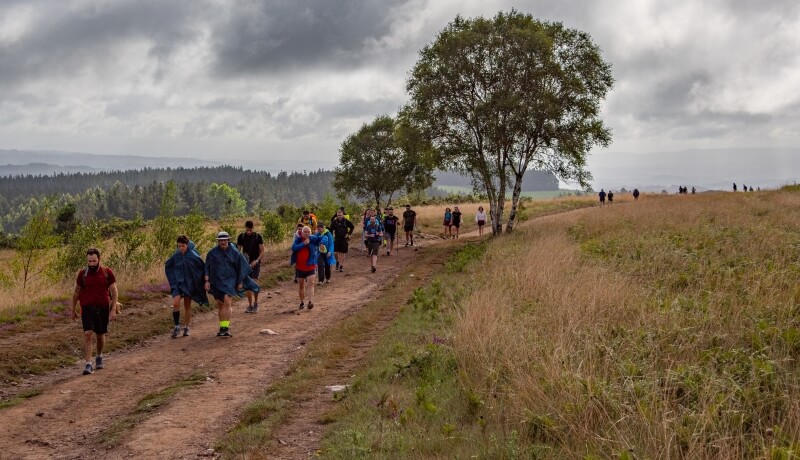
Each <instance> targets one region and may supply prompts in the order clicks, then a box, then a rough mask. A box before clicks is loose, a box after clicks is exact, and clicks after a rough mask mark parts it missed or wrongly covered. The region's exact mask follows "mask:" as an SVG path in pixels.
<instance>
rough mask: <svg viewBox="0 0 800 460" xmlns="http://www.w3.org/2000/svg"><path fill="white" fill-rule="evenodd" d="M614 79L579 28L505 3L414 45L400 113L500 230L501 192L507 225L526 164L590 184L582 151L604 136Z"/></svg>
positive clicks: (607, 136)
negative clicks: (485, 205) (490, 14)
mask: <svg viewBox="0 0 800 460" xmlns="http://www.w3.org/2000/svg"><path fill="white" fill-rule="evenodd" d="M612 85H613V78H612V76H611V66H610V64H608V63H606V62H604V61H603V59H602V57H601V53H600V49H599V48H598V47H597V46H596V45H595V44H594V43H593V42H592V40H591V37H590V36H589V35H588V34H586V33H584V32H580V31H577V30H573V29H568V28H566V27H564V26H563V25H562V24H561V23H557V22H542V21H538V20H536V19H534V18H533V17H532V16H530V15H528V14H522V13H519V12H517V11H513V10H512V11H511V12H510V13H502V12H501V13H499V14H498V15H497V16H495V17H494V18H493V19H491V20H489V19H484V18H476V19H469V20H467V19H463V18H461V17H456V19H455V20H454V21H453V22H451V23H450V24H448V25H447V27H445V29H444V30H443V31H442V32H441V33H440V34H439V35H438V37H437V38H436V40H435V41H434V42H433V43H431V44H430V45H428V46H426V47H425V48H423V49H422V51H421V52H420V58H419V61H418V62H417V63H416V64H415V66H414V68H413V70H412V72H411V75H410V76H409V79H408V82H407V90H408V92H409V94H410V96H411V101H410V103H409V105H408V107H407V109H406V111H405V112H406V113H408V114H409V116H410V117H411V118H412V119H413V120H414V122H415V124H417V125H418V126H419V128H420V129H421V130H422V132H423V133H424V135H425V137H426V138H427V139H429V140H430V141H431V142H432V143H433V146H434V147H435V148H436V149H437V150H438V151H439V152H440V154H441V155H442V159H443V161H444V164H445V165H446V166H448V167H450V168H453V169H456V170H459V171H461V172H464V173H467V174H469V175H470V176H471V177H472V178H473V183H474V184H475V186H476V188H478V189H484V190H485V192H486V194H487V196H488V197H489V206H490V213H491V217H492V232H493V233H494V234H498V233H500V232H501V231H502V228H503V208H504V206H505V200H506V189H508V188H511V189H512V190H513V192H512V201H511V203H512V205H511V206H512V207H511V213H510V216H509V219H508V224H507V227H506V228H507V231H511V230H512V229H513V226H514V219H515V217H516V210H517V206H518V204H519V198H520V192H521V190H522V178H523V176H524V174H525V171H527V170H528V169H529V168H535V169H543V170H548V171H551V172H553V173H554V174H555V175H556V176H557V177H558V178H560V179H562V180H565V181H574V182H577V183H578V184H580V185H581V186H582V187H584V188H587V187H588V181H589V180H591V174H590V173H589V172H588V171H587V170H586V156H587V154H588V152H589V150H590V149H591V148H592V147H594V146H603V147H605V146H608V144H609V143H610V142H611V135H610V132H609V130H608V129H607V128H606V127H605V126H604V125H603V122H602V120H601V118H600V104H601V102H602V101H603V99H604V98H605V96H606V94H607V93H608V91H610V89H611V87H612Z"/></svg>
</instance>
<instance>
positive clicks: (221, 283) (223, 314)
mask: <svg viewBox="0 0 800 460" xmlns="http://www.w3.org/2000/svg"><path fill="white" fill-rule="evenodd" d="M230 242H231V237H230V235H229V234H228V232H224V231H223V232H219V233H218V234H217V245H216V246H214V247H213V248H212V249H211V250H210V251H208V254H207V255H206V265H205V278H206V282H205V290H206V291H207V292H209V293H210V294H211V295H212V296H214V299H215V300H216V301H217V313H218V315H219V332H217V337H231V313H232V303H233V298H234V297H243V295H242V294H241V292H242V291H243V290H248V291H253V292H258V291H259V287H258V285H257V284H256V283H255V282H254V281H253V280H252V279H250V277H249V276H248V275H249V274H250V265H249V264H248V263H247V260H246V259H245V258H244V256H243V255H242V253H241V252H239V251H238V250H237V249H236V247H235V246H233V245H231V244H230Z"/></svg>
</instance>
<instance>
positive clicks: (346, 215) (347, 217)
mask: <svg viewBox="0 0 800 460" xmlns="http://www.w3.org/2000/svg"><path fill="white" fill-rule="evenodd" d="M339 211H342V215H343V216H344V218H345V219H347V220H350V215H349V214H347V212H345V210H344V206H340V207H339V209H338V210H336V212H335V213H333V217H331V225H330V227H329V228H333V221H334V220H336V216H338V215H339Z"/></svg>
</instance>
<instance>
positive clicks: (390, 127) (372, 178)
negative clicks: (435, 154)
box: [333, 115, 434, 207]
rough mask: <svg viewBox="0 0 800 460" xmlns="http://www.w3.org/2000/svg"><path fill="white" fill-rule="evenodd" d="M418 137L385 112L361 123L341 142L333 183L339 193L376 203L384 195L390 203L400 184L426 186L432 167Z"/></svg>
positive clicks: (428, 151) (379, 201) (410, 128)
mask: <svg viewBox="0 0 800 460" xmlns="http://www.w3.org/2000/svg"><path fill="white" fill-rule="evenodd" d="M398 126H401V127H402V128H401V129H398ZM415 134H416V135H417V136H416V137H415V136H414V135H415ZM418 137H419V136H418V133H416V131H414V128H412V127H411V126H410V125H409V124H408V123H400V124H397V123H396V122H395V120H394V119H393V118H392V117H390V116H387V115H383V116H379V117H377V118H376V119H375V120H374V121H373V122H372V123H370V124H364V125H363V126H362V127H361V129H359V130H358V131H357V132H356V133H354V134H351V135H350V136H349V137H348V138H347V139H346V140H345V141H344V142H343V143H342V146H341V148H340V150H339V152H340V155H339V167H338V168H337V169H336V178H335V179H334V181H333V186H334V187H335V188H336V190H338V191H339V193H340V195H341V196H346V195H355V196H357V197H360V198H366V199H370V200H374V203H375V205H376V206H380V207H382V206H383V203H382V200H383V199H384V197H385V198H386V199H387V202H388V203H391V201H392V198H393V196H394V194H395V193H397V192H398V191H400V190H402V189H404V188H407V189H415V188H420V187H421V188H427V187H429V186H430V185H431V184H432V183H433V170H434V167H433V164H432V162H431V161H428V160H427V158H428V154H429V153H430V150H426V149H425V146H426V145H427V144H425V143H423V142H421V141H419V140H418Z"/></svg>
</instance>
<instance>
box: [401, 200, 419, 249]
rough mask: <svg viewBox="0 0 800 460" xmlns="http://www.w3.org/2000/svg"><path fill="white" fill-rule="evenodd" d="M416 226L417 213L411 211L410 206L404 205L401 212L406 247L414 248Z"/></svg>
mask: <svg viewBox="0 0 800 460" xmlns="http://www.w3.org/2000/svg"><path fill="white" fill-rule="evenodd" d="M416 226H417V212H416V211H414V210H412V209H411V205H410V204H407V205H406V210H405V211H403V231H405V232H406V247H408V246H414V228H415V227H416Z"/></svg>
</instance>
